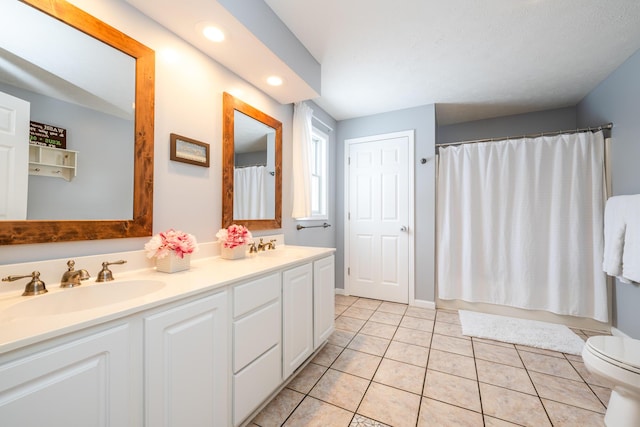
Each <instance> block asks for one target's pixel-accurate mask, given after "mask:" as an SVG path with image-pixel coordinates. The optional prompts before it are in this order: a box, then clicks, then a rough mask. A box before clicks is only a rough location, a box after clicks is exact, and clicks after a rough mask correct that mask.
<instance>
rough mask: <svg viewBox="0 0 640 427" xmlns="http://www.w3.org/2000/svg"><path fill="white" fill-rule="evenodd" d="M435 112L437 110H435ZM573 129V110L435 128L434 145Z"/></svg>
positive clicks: (574, 114) (565, 109) (574, 120)
mask: <svg viewBox="0 0 640 427" xmlns="http://www.w3.org/2000/svg"><path fill="white" fill-rule="evenodd" d="M436 109H437V106H436ZM575 128H576V109H575V107H566V108H557V109H554V110H546V111H538V112H535V113H527V114H517V115H513V116H505V117H498V118H494V119H486V120H476V121H473V122H466V123H458V124H455V125H449V126H439V127H438V135H437V137H436V138H437V143H438V144H442V143H445V142H458V141H468V140H474V139H485V138H504V137H510V136H521V135H530V134H534V133H540V132H551V131H556V130H568V129H575Z"/></svg>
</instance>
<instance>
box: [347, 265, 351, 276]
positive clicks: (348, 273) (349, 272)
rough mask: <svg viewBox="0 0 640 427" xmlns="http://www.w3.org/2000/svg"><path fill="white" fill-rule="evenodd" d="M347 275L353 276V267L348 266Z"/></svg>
mask: <svg viewBox="0 0 640 427" xmlns="http://www.w3.org/2000/svg"><path fill="white" fill-rule="evenodd" d="M347 276H351V267H347Z"/></svg>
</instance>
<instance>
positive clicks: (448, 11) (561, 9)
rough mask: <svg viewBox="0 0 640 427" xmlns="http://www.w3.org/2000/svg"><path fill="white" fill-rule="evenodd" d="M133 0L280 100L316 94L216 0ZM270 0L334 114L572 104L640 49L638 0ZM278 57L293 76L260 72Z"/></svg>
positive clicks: (487, 113)
mask: <svg viewBox="0 0 640 427" xmlns="http://www.w3.org/2000/svg"><path fill="white" fill-rule="evenodd" d="M126 1H128V2H129V3H131V4H132V5H134V6H135V7H137V8H138V9H140V10H141V11H142V12H143V13H145V14H147V15H149V16H150V17H152V18H153V19H155V20H156V21H158V22H160V23H161V24H163V25H165V26H166V27H168V28H169V29H171V30H172V31H174V32H175V33H176V34H178V35H180V36H181V37H182V38H184V39H185V40H187V41H189V42H191V43H192V44H194V45H195V46H197V47H199V48H200V49H201V50H203V52H205V53H207V54H208V55H210V56H211V57H213V58H214V59H216V60H217V61H218V62H220V63H222V64H224V65H225V66H227V67H228V68H230V69H231V70H232V71H234V72H236V73H237V74H238V75H240V76H241V77H243V78H245V79H246V80H248V81H249V82H251V83H253V84H254V85H256V86H257V87H259V88H260V89H262V90H264V91H265V92H266V93H268V94H269V95H271V96H272V97H274V98H275V99H277V100H278V101H280V102H283V103H285V102H293V101H296V100H302V99H306V98H309V97H313V96H314V95H309V94H313V93H314V92H313V90H310V88H309V87H308V86H306V85H305V84H304V82H301V81H300V79H296V76H295V75H294V76H292V75H291V74H292V71H291V69H290V68H288V66H287V65H286V64H284V63H283V62H282V61H280V60H279V59H278V58H277V57H275V55H274V54H273V53H272V52H270V51H269V50H268V49H267V48H266V46H264V45H263V44H261V43H260V41H259V40H257V39H256V37H252V36H251V34H248V32H246V29H245V30H243V29H242V28H241V24H239V23H238V22H237V20H235V19H234V18H233V16H231V15H230V14H229V13H228V12H226V13H225V10H224V8H222V7H221V6H220V5H219V4H218V3H217V1H214V0H182V1H180V2H176V1H171V0H126ZM265 2H266V3H267V4H268V5H269V6H270V7H271V8H272V9H273V10H274V12H275V13H276V14H277V15H278V16H279V17H280V19H281V20H282V21H283V22H284V23H285V24H286V25H287V26H288V27H289V29H290V30H291V31H292V32H293V33H294V35H295V36H296V37H297V38H298V39H299V40H300V41H301V42H302V43H303V44H304V46H306V48H307V49H308V50H309V52H310V53H311V54H312V55H313V57H314V58H315V59H316V60H317V61H318V62H319V63H320V64H321V67H322V90H321V96H320V97H319V98H316V99H314V101H315V102H316V103H317V104H318V105H319V106H320V107H322V108H323V109H324V110H325V111H326V112H327V113H329V114H330V115H331V116H333V117H334V118H335V119H337V120H343V119H348V118H353V117H361V116H366V115H370V114H376V113H381V112H387V111H392V110H398V109H403V108H409V107H415V106H419V105H425V104H438V108H437V111H438V122H439V124H441V125H444V124H451V123H458V122H464V121H470V120H478V119H483V118H490V117H498V116H503V115H509V114H519V113H524V112H531V111H539V110H545V109H552V108H559V107H566V106H573V105H575V104H577V103H578V102H579V101H580V100H581V99H582V98H583V97H584V96H585V95H586V94H588V93H589V92H590V91H591V90H592V89H593V88H595V87H596V86H597V85H598V83H599V82H601V81H602V80H603V79H604V78H605V77H606V76H608V75H609V74H610V73H611V72H612V71H613V70H615V69H616V68H617V67H618V66H619V65H620V64H621V63H622V62H624V61H625V60H626V59H627V58H628V57H629V56H631V55H632V54H633V53H634V52H635V51H636V50H638V49H639V48H640V1H638V0H609V1H603V0H561V1H560V0H482V1H473V0H446V1H442V0H440V1H438V0H397V1H390V0H304V1H302V0H265ZM249 4H250V2H249ZM214 19H218V20H220V19H222V20H224V21H226V22H227V24H226V25H227V27H228V28H230V29H231V30H232V32H233V33H234V34H233V35H232V37H231V38H230V40H229V42H230V44H229V45H227V47H223V48H212V47H210V45H205V44H204V43H203V41H202V39H201V38H199V36H197V34H196V32H195V30H194V29H195V26H196V24H197V22H200V21H203V20H214ZM234 39H235V42H234ZM238 41H241V44H234V43H236V42H238ZM225 52H226V53H225ZM278 67H280V69H281V70H282V72H283V73H288V74H287V77H285V81H286V82H287V84H292V85H294V86H295V85H297V86H296V87H290V88H286V87H285V88H279V89H273V88H269V87H266V85H265V84H264V83H262V81H263V80H264V75H265V74H266V73H269V72H271V70H272V69H275V68H278ZM285 91H288V92H287V93H286V95H284V92H285Z"/></svg>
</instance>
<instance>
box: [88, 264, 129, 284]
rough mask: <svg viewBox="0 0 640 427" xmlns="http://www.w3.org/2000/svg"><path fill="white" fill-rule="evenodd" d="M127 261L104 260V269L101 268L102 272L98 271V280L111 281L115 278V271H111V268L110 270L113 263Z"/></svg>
mask: <svg viewBox="0 0 640 427" xmlns="http://www.w3.org/2000/svg"><path fill="white" fill-rule="evenodd" d="M125 262H127V261H125V260H123V259H121V260H120V261H113V262H106V261H105V262H103V263H102V270H100V272H99V273H98V277H96V282H110V281H111V280H113V273H112V272H111V270H109V266H110V265H113V264H124V263H125Z"/></svg>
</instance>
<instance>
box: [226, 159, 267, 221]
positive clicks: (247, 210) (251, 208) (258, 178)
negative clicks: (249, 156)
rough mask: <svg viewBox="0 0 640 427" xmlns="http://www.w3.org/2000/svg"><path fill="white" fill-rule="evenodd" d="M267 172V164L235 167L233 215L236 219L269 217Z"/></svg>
mask: <svg viewBox="0 0 640 427" xmlns="http://www.w3.org/2000/svg"><path fill="white" fill-rule="evenodd" d="M266 174H267V168H266V167H265V166H250V167H240V168H235V170H234V175H233V194H234V196H233V217H234V218H235V219H260V218H267V216H266V215H267V196H266V195H267V189H266V188H265V180H266Z"/></svg>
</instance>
